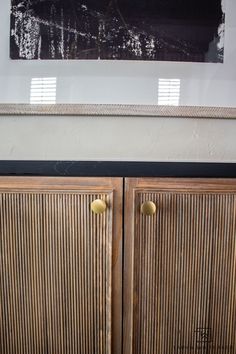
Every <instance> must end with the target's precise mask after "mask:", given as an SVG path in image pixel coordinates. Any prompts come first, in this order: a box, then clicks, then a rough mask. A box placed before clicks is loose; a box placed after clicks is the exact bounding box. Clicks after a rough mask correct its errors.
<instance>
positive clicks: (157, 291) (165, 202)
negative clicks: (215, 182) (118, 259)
mask: <svg viewBox="0 0 236 354" xmlns="http://www.w3.org/2000/svg"><path fill="white" fill-rule="evenodd" d="M135 200H136V202H135V204H136V209H135V211H134V219H133V222H134V236H133V237H134V243H133V244H134V250H133V252H134V258H133V298H134V301H133V311H132V316H133V328H132V338H133V339H132V341H133V343H132V348H133V349H132V353H133V354H143V353H145V354H156V353H165V354H173V353H193V354H198V353H199V352H202V353H203V352H204V353H207V354H213V353H219V352H221V353H227V354H232V353H234V352H235V351H236V335H235V334H236V322H235V318H236V280H235V279H236V278H235V277H236V214H235V213H236V195H235V194H224V193H214V192H211V193H200V192H199V193H178V192H172V193H169V192H160V191H155V190H153V191H150V190H149V191H145V189H144V190H143V191H140V190H138V191H137V192H136V193H135ZM147 200H152V201H153V202H154V203H156V205H157V208H158V210H157V213H156V214H155V215H153V216H145V215H142V214H141V213H140V205H141V204H142V203H143V202H145V201H147ZM126 237H128V235H126ZM125 271H127V270H125ZM126 285H127V284H126ZM124 348H128V346H127V344H125V346H124ZM127 353H128V350H127V352H126V351H125V354H127Z"/></svg>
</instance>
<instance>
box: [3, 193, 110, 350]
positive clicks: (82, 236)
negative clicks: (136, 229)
mask: <svg viewBox="0 0 236 354" xmlns="http://www.w3.org/2000/svg"><path fill="white" fill-rule="evenodd" d="M98 198H100V199H103V200H105V201H106V203H107V204H108V205H109V207H108V209H107V211H106V212H105V213H103V214H101V215H95V214H93V213H92V212H91V210H90V204H91V202H92V201H93V200H94V199H98ZM112 204H113V199H112V193H102V192H101V193H66V192H64V193H59V192H49V193H45V192H43V193H40V192H37V193H34V192H24V191H22V192H19V193H16V192H14V193H10V192H7V193H5V192H1V193H0V284H1V286H0V353H1V354H55V353H57V354H65V353H67V354H79V353H81V354H111V340H112V336H111V280H112V261H111V257H112V230H113V225H112V211H111V207H112Z"/></svg>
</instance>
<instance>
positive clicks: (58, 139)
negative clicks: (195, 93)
mask: <svg viewBox="0 0 236 354" xmlns="http://www.w3.org/2000/svg"><path fill="white" fill-rule="evenodd" d="M14 159H16V160H17V159H25V160H27V159H31V160H40V159H42V160H113V161H115V160H116V161H117V160H123V161H125V160H134V161H211V162H236V120H223V119H222V120H207V119H179V118H171V119H168V118H135V117H133V118H120V117H119V118H118V117H114V118H111V117H106V118H104V117H0V160H14Z"/></svg>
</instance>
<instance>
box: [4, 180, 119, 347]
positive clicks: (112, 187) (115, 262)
mask: <svg viewBox="0 0 236 354" xmlns="http://www.w3.org/2000/svg"><path fill="white" fill-rule="evenodd" d="M56 191H58V192H60V193H63V192H64V193H66V192H80V193H83V192H84V193H88V192H89V193H90V192H91V193H97V194H99V193H113V200H112V220H113V222H112V256H111V262H112V264H111V277H112V280H111V283H112V287H111V307H112V309H111V353H112V354H120V353H121V351H122V241H123V235H122V232H123V222H122V212H123V178H115V177H104V178H103V177H23V176H22V177H0V193H21V192H43V193H44V192H45V193H47V192H49V193H50V192H56ZM108 207H109V206H108Z"/></svg>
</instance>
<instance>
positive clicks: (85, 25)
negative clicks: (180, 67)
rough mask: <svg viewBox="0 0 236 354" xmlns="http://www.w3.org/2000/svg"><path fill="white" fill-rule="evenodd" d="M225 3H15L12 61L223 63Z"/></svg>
mask: <svg viewBox="0 0 236 354" xmlns="http://www.w3.org/2000/svg"><path fill="white" fill-rule="evenodd" d="M222 1H224V0H81V1H80V0H12V4H11V33H10V57H11V58H12V59H31V60H32V59H41V60H43V59H62V60H63V59H64V60H65V59H84V60H85V59H93V60H98V59H100V60H149V61H180V62H212V63H222V62H223V59H224V28H225V26H224V23H225V14H224V8H223V4H222Z"/></svg>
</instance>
